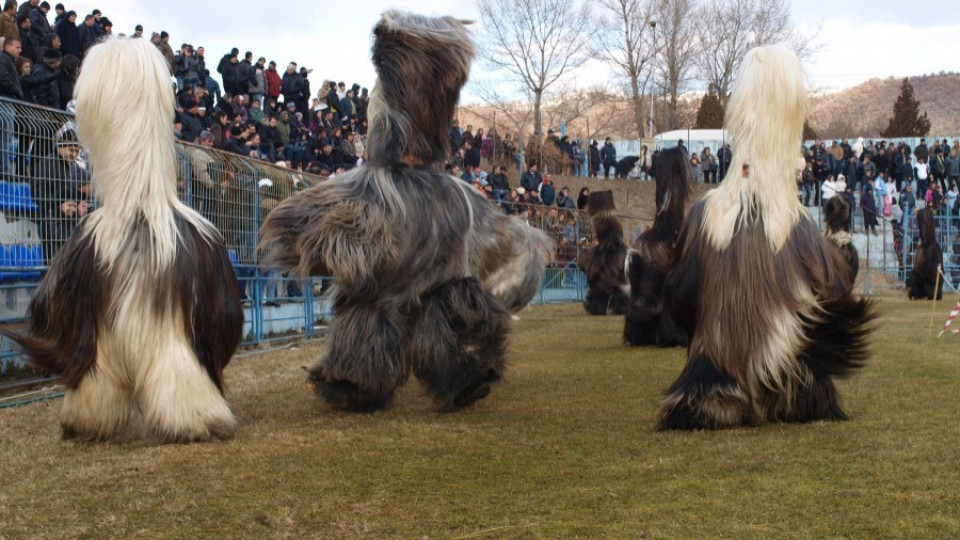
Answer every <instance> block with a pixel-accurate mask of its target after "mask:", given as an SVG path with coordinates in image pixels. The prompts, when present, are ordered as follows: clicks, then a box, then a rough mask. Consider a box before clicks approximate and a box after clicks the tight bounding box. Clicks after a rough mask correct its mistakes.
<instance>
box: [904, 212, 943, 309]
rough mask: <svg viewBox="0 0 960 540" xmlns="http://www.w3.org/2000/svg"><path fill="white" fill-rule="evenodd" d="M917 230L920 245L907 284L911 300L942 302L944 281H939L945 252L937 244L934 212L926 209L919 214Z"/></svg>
mask: <svg viewBox="0 0 960 540" xmlns="http://www.w3.org/2000/svg"><path fill="white" fill-rule="evenodd" d="M917 228H918V229H919V230H920V245H918V246H917V251H916V254H915V255H914V258H913V270H912V271H911V272H910V279H909V282H908V283H907V286H908V287H909V292H908V293H907V294H908V296H909V297H910V299H911V300H916V299H927V300H933V299H934V298H936V299H937V300H941V299H942V298H943V280H942V279H937V277H938V276H939V271H940V266H941V265H942V264H943V250H941V249H940V244H939V243H937V230H936V226H935V225H934V221H933V211H932V210H930V209H929V208H924V209H922V210H920V211H919V212H917Z"/></svg>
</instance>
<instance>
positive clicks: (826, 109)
mask: <svg viewBox="0 0 960 540" xmlns="http://www.w3.org/2000/svg"><path fill="white" fill-rule="evenodd" d="M901 81H902V79H899V78H896V77H888V78H886V79H871V80H869V81H867V82H865V83H862V84H859V85H857V86H854V87H852V88H848V89H846V90H843V91H840V92H836V93H832V94H827V95H822V96H814V97H813V98H812V100H811V114H810V125H811V127H813V129H814V130H815V131H816V132H817V134H818V135H819V136H821V137H845V136H846V137H852V136H858V135H859V136H864V137H878V136H879V135H880V131H882V130H883V129H885V128H886V127H887V122H888V121H889V119H890V115H891V114H892V112H893V103H894V102H895V101H896V100H897V96H898V95H899V94H900V83H901ZM910 84H912V85H913V94H914V96H915V97H916V98H917V99H918V100H919V101H920V111H921V112H923V111H926V113H927V115H928V116H929V117H930V135H931V136H952V135H956V134H960V74H957V73H948V74H942V75H924V76H919V77H910Z"/></svg>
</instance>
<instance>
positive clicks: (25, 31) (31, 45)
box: [17, 16, 42, 60]
mask: <svg viewBox="0 0 960 540" xmlns="http://www.w3.org/2000/svg"><path fill="white" fill-rule="evenodd" d="M30 24H31V23H30V17H26V16H23V17H18V18H17V26H19V28H20V54H21V55H23V56H25V57H27V58H29V59H30V60H33V59H34V58H36V54H37V47H39V46H40V45H41V44H42V42H41V41H35V40H34V36H33V32H31V31H30Z"/></svg>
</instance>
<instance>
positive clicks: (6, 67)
mask: <svg viewBox="0 0 960 540" xmlns="http://www.w3.org/2000/svg"><path fill="white" fill-rule="evenodd" d="M19 57H20V41H19V40H16V39H11V40H7V41H4V42H3V51H0V96H3V97H8V98H13V99H23V85H22V84H21V83H20V73H18V72H17V58H19Z"/></svg>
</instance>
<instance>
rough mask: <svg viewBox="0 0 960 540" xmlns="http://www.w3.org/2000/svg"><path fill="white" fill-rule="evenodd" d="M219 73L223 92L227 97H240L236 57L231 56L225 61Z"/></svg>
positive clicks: (238, 68)
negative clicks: (221, 77) (221, 78)
mask: <svg viewBox="0 0 960 540" xmlns="http://www.w3.org/2000/svg"><path fill="white" fill-rule="evenodd" d="M220 73H221V75H222V76H223V92H224V93H225V94H226V95H227V96H228V97H233V96H237V95H240V63H239V61H238V60H237V55H233V56H231V57H230V58H229V59H228V60H227V63H226V65H225V66H224V68H223V71H222V72H220Z"/></svg>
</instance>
